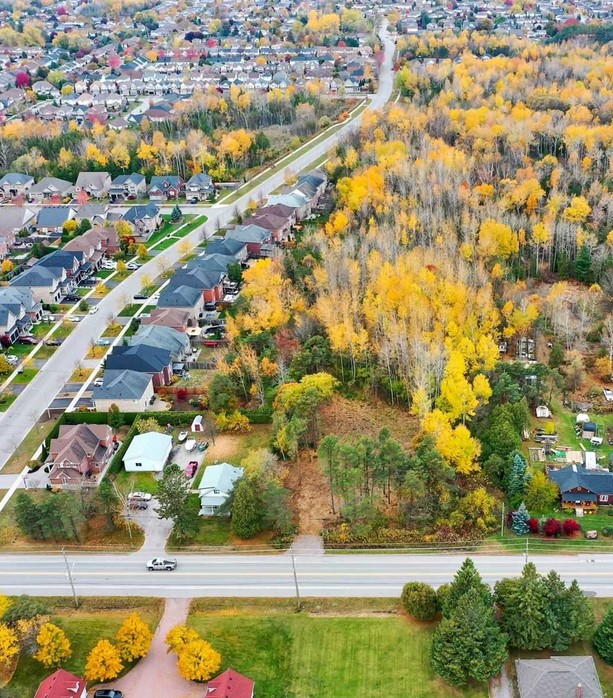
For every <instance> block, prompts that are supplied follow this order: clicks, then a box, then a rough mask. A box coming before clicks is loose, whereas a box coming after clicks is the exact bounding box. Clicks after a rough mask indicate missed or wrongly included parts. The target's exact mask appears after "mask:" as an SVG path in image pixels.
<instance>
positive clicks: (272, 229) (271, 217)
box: [243, 209, 291, 243]
mask: <svg viewBox="0 0 613 698" xmlns="http://www.w3.org/2000/svg"><path fill="white" fill-rule="evenodd" d="M243 223H244V224H245V225H258V226H260V228H266V230H268V231H269V233H270V236H271V238H272V239H273V240H274V241H275V242H278V243H280V242H283V241H284V240H287V239H288V238H289V231H290V227H291V224H290V219H289V218H286V217H285V216H279V215H277V214H274V213H265V212H263V209H259V210H258V211H256V212H255V213H254V214H253V215H251V216H249V218H246V219H245V220H244V221H243Z"/></svg>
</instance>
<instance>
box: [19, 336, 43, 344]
mask: <svg viewBox="0 0 613 698" xmlns="http://www.w3.org/2000/svg"><path fill="white" fill-rule="evenodd" d="M17 341H18V342H19V344H38V340H37V339H36V337H30V336H26V337H19V338H18V340H17Z"/></svg>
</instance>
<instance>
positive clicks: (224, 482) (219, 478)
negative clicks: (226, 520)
mask: <svg viewBox="0 0 613 698" xmlns="http://www.w3.org/2000/svg"><path fill="white" fill-rule="evenodd" d="M244 472H245V471H244V470H243V468H239V467H236V466H234V465H230V464H229V463H218V464H217V465H209V466H207V467H206V468H205V470H204V474H203V475H202V480H200V485H199V486H198V490H199V495H198V496H199V497H200V515H201V516H215V515H216V514H217V511H218V510H219V507H220V506H221V505H222V504H223V503H224V502H225V501H226V499H227V498H228V497H229V496H230V493H231V492H232V490H233V489H234V483H235V482H236V481H237V480H240V479H241V478H242V477H243V474H244Z"/></svg>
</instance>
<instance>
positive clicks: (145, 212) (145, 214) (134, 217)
mask: <svg viewBox="0 0 613 698" xmlns="http://www.w3.org/2000/svg"><path fill="white" fill-rule="evenodd" d="M123 220H124V221H127V222H128V223H130V225H131V226H132V230H133V234H134V237H135V238H137V241H146V240H148V239H149V238H150V237H151V236H152V235H153V233H154V232H155V231H156V230H157V229H158V228H159V227H160V225H162V214H161V213H160V209H159V207H158V206H156V205H155V204H152V203H149V204H146V205H144V206H132V208H129V209H128V210H127V211H126V212H125V213H124V214H123Z"/></svg>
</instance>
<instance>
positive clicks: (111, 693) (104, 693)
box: [94, 688, 123, 698]
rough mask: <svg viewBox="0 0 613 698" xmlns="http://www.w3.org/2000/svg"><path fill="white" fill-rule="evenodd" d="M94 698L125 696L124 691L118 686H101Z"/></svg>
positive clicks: (118, 697)
mask: <svg viewBox="0 0 613 698" xmlns="http://www.w3.org/2000/svg"><path fill="white" fill-rule="evenodd" d="M94 698H123V693H122V692H121V691H120V690H119V689H117V688H99V689H98V690H97V691H96V692H95V693H94Z"/></svg>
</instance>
